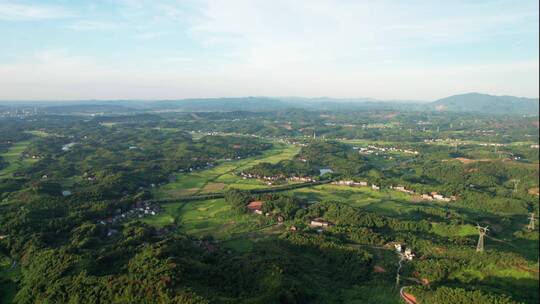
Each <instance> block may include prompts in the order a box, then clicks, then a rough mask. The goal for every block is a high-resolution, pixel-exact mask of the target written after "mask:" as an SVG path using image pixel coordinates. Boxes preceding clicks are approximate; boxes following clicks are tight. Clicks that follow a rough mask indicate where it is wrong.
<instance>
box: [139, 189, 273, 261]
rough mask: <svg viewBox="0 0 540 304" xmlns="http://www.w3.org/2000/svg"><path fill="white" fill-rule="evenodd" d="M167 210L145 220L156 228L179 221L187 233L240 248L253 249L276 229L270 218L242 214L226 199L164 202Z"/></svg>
mask: <svg viewBox="0 0 540 304" xmlns="http://www.w3.org/2000/svg"><path fill="white" fill-rule="evenodd" d="M163 208H164V211H163V212H162V213H161V214H160V215H158V216H153V217H147V218H144V219H143V220H142V221H143V222H145V223H148V224H150V225H152V226H154V227H157V228H159V227H163V226H165V225H168V224H173V223H175V224H177V225H178V227H179V230H180V231H181V232H183V233H186V234H189V235H192V236H195V237H199V238H200V237H204V236H212V237H213V238H214V239H216V240H220V241H223V245H224V246H226V247H229V248H232V249H235V250H238V251H247V250H250V249H251V248H252V245H253V242H255V241H258V240H260V239H262V238H265V237H267V236H269V235H271V234H272V233H274V232H276V231H275V229H274V228H273V226H272V225H269V224H268V219H267V218H265V217H263V216H259V215H254V214H238V213H236V212H234V211H233V210H232V209H231V206H230V205H229V204H228V203H227V202H225V200H224V199H214V200H206V201H192V202H177V203H171V204H164V205H163Z"/></svg>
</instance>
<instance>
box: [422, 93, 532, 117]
mask: <svg viewBox="0 0 540 304" xmlns="http://www.w3.org/2000/svg"><path fill="white" fill-rule="evenodd" d="M431 106H432V107H433V108H435V109H436V110H440V111H452V112H478V113H487V114H536V115H538V98H524V97H515V96H494V95H488V94H480V93H468V94H461V95H454V96H450V97H446V98H443V99H439V100H437V101H435V102H433V103H432V104H431Z"/></svg>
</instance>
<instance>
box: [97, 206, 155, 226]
mask: <svg viewBox="0 0 540 304" xmlns="http://www.w3.org/2000/svg"><path fill="white" fill-rule="evenodd" d="M160 211H161V209H160V207H159V205H157V204H155V203H153V202H151V201H139V202H137V203H135V204H134V205H133V207H132V208H131V209H129V210H127V211H122V210H120V209H118V210H116V212H115V215H114V216H110V217H107V218H104V219H101V220H99V221H98V224H101V225H108V224H118V223H121V222H123V221H126V220H129V219H141V218H144V217H147V216H154V215H158V214H159V212H160Z"/></svg>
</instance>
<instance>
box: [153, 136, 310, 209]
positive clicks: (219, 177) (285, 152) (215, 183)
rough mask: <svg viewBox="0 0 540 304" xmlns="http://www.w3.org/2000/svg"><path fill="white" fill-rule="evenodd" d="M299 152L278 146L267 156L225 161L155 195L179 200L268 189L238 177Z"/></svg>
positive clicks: (181, 178) (185, 176)
mask: <svg viewBox="0 0 540 304" xmlns="http://www.w3.org/2000/svg"><path fill="white" fill-rule="evenodd" d="M298 151H299V148H298V147H296V146H293V145H284V144H277V143H276V144H274V147H273V148H272V149H270V150H268V151H265V152H264V153H263V154H261V155H258V156H254V157H249V158H246V159H241V160H235V161H222V162H220V163H219V164H218V165H217V166H215V167H213V168H211V169H208V170H203V171H198V172H193V173H179V174H177V175H176V180H175V181H174V182H171V183H168V184H166V185H164V186H161V187H159V188H158V189H156V190H155V191H154V193H153V194H154V197H155V198H158V199H165V198H177V197H180V196H183V195H193V194H200V193H208V192H220V191H222V190H224V189H228V188H236V189H256V188H266V187H268V186H267V185H266V184H265V183H264V182H262V181H257V180H244V179H242V178H241V177H239V176H237V175H235V173H237V172H240V171H242V170H245V169H248V168H250V167H253V166H255V165H256V164H259V163H261V162H269V163H277V162H279V161H280V160H286V159H291V158H293V157H294V155H296V154H297V153H298Z"/></svg>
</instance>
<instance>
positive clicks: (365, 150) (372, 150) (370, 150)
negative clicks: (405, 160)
mask: <svg viewBox="0 0 540 304" xmlns="http://www.w3.org/2000/svg"><path fill="white" fill-rule="evenodd" d="M353 149H355V150H358V153H360V154H365V155H368V154H375V155H379V153H386V152H400V153H407V154H414V155H418V154H419V152H418V151H416V150H411V149H401V148H396V147H389V148H385V147H377V146H374V145H368V146H367V147H353Z"/></svg>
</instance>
